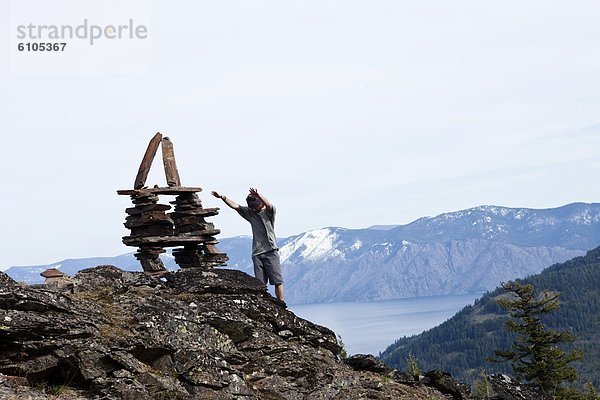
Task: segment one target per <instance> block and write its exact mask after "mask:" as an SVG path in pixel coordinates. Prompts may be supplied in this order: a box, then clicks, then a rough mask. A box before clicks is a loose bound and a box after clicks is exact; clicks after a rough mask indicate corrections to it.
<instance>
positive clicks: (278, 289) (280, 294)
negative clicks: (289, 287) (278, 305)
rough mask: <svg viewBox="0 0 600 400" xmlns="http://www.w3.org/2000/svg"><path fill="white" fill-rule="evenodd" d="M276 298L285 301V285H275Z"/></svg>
mask: <svg viewBox="0 0 600 400" xmlns="http://www.w3.org/2000/svg"><path fill="white" fill-rule="evenodd" d="M275 296H277V298H278V299H279V300H281V301H283V285H275Z"/></svg>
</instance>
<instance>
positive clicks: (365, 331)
mask: <svg viewBox="0 0 600 400" xmlns="http://www.w3.org/2000/svg"><path fill="white" fill-rule="evenodd" d="M479 297H481V293H473V294H462V295H452V296H428V297H414V298H409V299H400V300H388V301H374V302H369V303H322V304H295V305H292V306H290V308H291V309H292V311H293V312H294V313H295V314H296V315H298V316H299V317H302V318H305V319H308V320H310V321H312V322H314V323H317V324H319V325H324V326H326V327H328V328H330V329H332V330H333V331H334V332H335V333H337V334H338V335H340V336H341V337H342V340H343V342H344V345H345V347H346V351H347V352H348V354H357V353H371V354H374V355H378V354H379V352H380V351H383V350H385V348H386V347H387V346H389V345H390V344H392V343H393V342H394V341H395V340H396V339H398V338H400V337H402V336H410V335H414V334H417V333H421V332H423V331H426V330H427V329H430V328H433V327H434V326H437V325H439V324H441V323H442V322H444V321H445V320H447V319H448V318H450V317H452V316H453V315H454V314H456V312H457V311H459V310H460V309H462V308H463V307H464V306H466V305H468V304H473V302H474V300H475V299H477V298H479Z"/></svg>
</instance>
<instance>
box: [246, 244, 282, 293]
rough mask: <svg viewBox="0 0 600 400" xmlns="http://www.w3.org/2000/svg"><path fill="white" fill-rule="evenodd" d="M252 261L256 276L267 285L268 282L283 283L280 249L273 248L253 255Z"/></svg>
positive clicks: (273, 283) (272, 283)
mask: <svg viewBox="0 0 600 400" xmlns="http://www.w3.org/2000/svg"><path fill="white" fill-rule="evenodd" d="M252 263H253V264H254V276H255V277H256V278H257V279H260V280H261V281H262V282H263V283H264V284H265V285H266V284H267V282H269V283H270V284H271V285H281V284H283V276H282V275H281V265H280V262H279V251H277V250H271V251H267V252H266V253H262V254H259V255H257V256H252Z"/></svg>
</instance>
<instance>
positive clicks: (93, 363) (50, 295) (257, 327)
mask: <svg viewBox="0 0 600 400" xmlns="http://www.w3.org/2000/svg"><path fill="white" fill-rule="evenodd" d="M72 282H73V285H70V286H68V287H62V288H48V287H44V286H29V287H27V286H20V285H17V284H15V282H14V281H12V280H11V279H10V278H8V277H7V276H6V275H4V274H2V273H0V398H7V399H10V398H31V399H50V398H56V395H57V394H59V395H60V398H65V399H90V398H92V399H269V400H272V399H362V398H365V399H366V398H368V399H431V398H439V399H444V398H448V396H445V395H444V394H443V392H441V391H440V390H438V389H436V388H435V387H432V386H427V385H425V384H420V383H418V382H404V383H403V382H402V380H403V379H404V380H405V381H406V376H404V375H403V374H400V373H398V372H397V371H394V370H391V369H389V368H387V367H385V366H383V365H382V364H381V363H379V362H378V361H377V360H376V359H375V358H374V357H372V356H364V357H363V359H362V360H359V359H358V358H356V357H355V359H354V361H355V362H353V361H348V364H346V363H344V362H342V359H341V357H340V353H341V350H342V349H341V348H340V346H339V345H338V343H337V341H336V336H335V334H334V333H333V332H332V331H330V330H329V329H327V328H325V327H322V326H319V325H316V324H313V323H311V322H309V321H306V320H304V319H301V318H298V317H296V316H295V315H294V314H293V313H292V312H290V311H289V310H287V309H286V307H285V304H284V303H282V302H279V301H278V300H276V299H274V298H272V297H271V296H269V294H268V293H267V292H266V290H265V288H264V286H263V285H262V284H261V283H260V282H259V281H258V280H256V279H254V278H251V277H250V276H248V275H246V274H244V273H242V272H240V271H234V270H221V269H216V270H203V269H199V268H190V269H186V270H180V271H177V272H175V273H168V274H166V275H163V276H162V277H151V276H148V275H145V274H143V273H139V272H124V271H122V270H119V269H117V268H115V267H112V266H100V267H96V268H93V269H87V270H83V271H81V272H80V273H78V274H77V275H76V276H75V277H74V278H73V281H72Z"/></svg>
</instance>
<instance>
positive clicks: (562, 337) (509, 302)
mask: <svg viewBox="0 0 600 400" xmlns="http://www.w3.org/2000/svg"><path fill="white" fill-rule="evenodd" d="M502 287H503V288H504V289H505V290H506V291H507V292H508V295H507V296H506V297H503V298H500V299H499V300H498V304H499V305H500V306H501V307H502V308H503V309H505V310H506V311H508V313H509V315H510V317H511V319H509V320H508V321H507V322H506V326H507V328H508V329H509V330H510V331H512V332H515V333H516V334H517V337H516V338H515V340H514V341H513V344H512V348H511V349H509V350H495V353H496V355H497V356H498V357H499V359H496V361H509V362H510V363H511V365H512V368H513V371H514V373H515V377H516V378H517V379H520V380H524V381H526V382H529V383H531V384H534V385H535V386H538V387H539V388H540V389H542V390H543V391H545V392H546V393H548V394H552V395H555V396H557V397H561V396H560V394H561V391H563V390H564V389H565V388H564V386H563V384H564V382H567V381H568V382H572V381H574V380H576V379H577V371H576V370H575V368H574V367H572V366H571V365H570V364H571V363H572V362H573V361H576V360H580V359H581V358H582V357H583V353H582V352H581V351H580V350H578V349H576V350H572V351H570V352H566V351H564V350H562V349H560V348H559V347H558V345H559V344H562V343H570V342H573V341H574V340H575V339H574V337H573V335H572V334H571V332H568V331H558V330H554V329H548V328H546V326H545V325H544V324H543V322H542V320H541V319H542V316H543V315H545V314H548V313H550V312H552V311H554V310H556V309H557V308H558V307H559V301H558V299H559V297H560V293H551V292H548V291H543V292H542V293H536V291H535V288H534V287H533V285H530V284H527V285H524V284H521V283H519V282H509V283H503V284H502Z"/></svg>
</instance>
